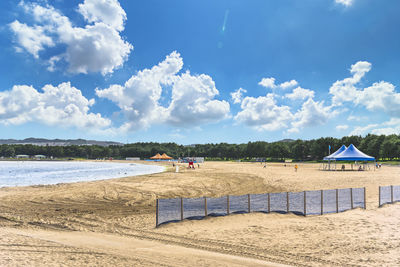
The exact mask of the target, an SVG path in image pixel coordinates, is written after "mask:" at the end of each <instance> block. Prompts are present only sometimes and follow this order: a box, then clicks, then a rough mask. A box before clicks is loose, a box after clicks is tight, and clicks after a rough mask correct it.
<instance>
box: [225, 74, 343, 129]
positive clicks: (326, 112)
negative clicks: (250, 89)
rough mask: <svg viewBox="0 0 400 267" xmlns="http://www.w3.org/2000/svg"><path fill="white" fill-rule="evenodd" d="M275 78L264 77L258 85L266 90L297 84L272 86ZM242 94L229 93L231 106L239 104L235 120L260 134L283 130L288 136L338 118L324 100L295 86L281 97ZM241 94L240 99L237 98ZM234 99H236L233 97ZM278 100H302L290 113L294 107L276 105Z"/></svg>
mask: <svg viewBox="0 0 400 267" xmlns="http://www.w3.org/2000/svg"><path fill="white" fill-rule="evenodd" d="M275 80H276V79H275V78H273V77H269V78H263V79H261V81H260V82H259V85H261V86H263V87H265V88H269V89H276V88H280V89H284V90H285V89H288V88H291V87H295V86H297V85H298V82H297V81H296V80H291V81H287V82H283V83H281V84H279V85H276V84H275ZM243 92H244V91H240V90H238V91H236V92H233V93H232V98H233V99H234V103H240V108H241V111H239V112H238V113H237V114H236V116H235V117H234V119H235V120H236V121H237V122H238V123H243V124H245V125H247V126H250V127H252V128H254V129H256V130H259V131H276V130H281V129H286V130H287V132H288V133H293V132H299V131H300V129H302V128H304V127H312V126H317V125H322V124H325V123H326V122H327V121H328V119H330V118H332V117H334V116H336V115H337V111H334V110H333V108H332V106H326V105H325V104H324V102H323V101H315V100H314V99H313V98H314V95H315V92H314V91H312V90H309V89H304V88H301V87H300V86H297V87H296V88H294V89H293V90H292V92H291V93H287V94H285V95H283V96H281V95H279V94H277V93H268V94H267V95H266V96H259V97H249V96H247V97H244V98H243V100H242V93H243ZM239 94H240V97H238V96H239ZM234 97H235V98H234ZM279 99H283V100H285V99H289V100H290V101H303V102H302V104H301V108H300V109H297V110H294V111H293V105H289V104H279V102H278V100H279Z"/></svg>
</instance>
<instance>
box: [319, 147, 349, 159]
mask: <svg viewBox="0 0 400 267" xmlns="http://www.w3.org/2000/svg"><path fill="white" fill-rule="evenodd" d="M346 148H347V147H346V146H345V145H342V146H341V147H340V148H339V149H338V150H336V151H335V152H333V153H332V154H330V155H329V156H326V157H325V158H324V160H332V159H335V158H334V157H335V156H336V155H338V154H340V153H342V152H343V151H345V150H346Z"/></svg>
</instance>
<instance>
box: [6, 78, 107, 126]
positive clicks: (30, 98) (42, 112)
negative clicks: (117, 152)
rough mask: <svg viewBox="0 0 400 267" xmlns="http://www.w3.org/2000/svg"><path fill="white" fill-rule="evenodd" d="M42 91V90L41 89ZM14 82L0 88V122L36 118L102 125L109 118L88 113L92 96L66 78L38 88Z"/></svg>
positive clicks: (55, 122)
mask: <svg viewBox="0 0 400 267" xmlns="http://www.w3.org/2000/svg"><path fill="white" fill-rule="evenodd" d="M41 91H42V92H41ZM41 91H39V90H36V89H35V88H33V87H32V86H28V85H15V86H13V88H12V89H11V90H9V91H3V92H0V123H1V124H4V125H9V124H14V125H18V124H22V123H27V122H39V123H42V124H46V125H51V126H62V127H76V128H86V129H89V130H97V129H105V128H107V127H109V126H110V125H111V121H110V120H108V119H106V118H103V117H102V116H101V115H100V114H98V113H97V114H95V113H90V112H89V109H90V107H91V106H92V105H93V104H94V102H95V101H94V99H90V100H88V99H87V98H85V97H84V96H83V95H82V93H81V91H80V90H78V89H77V88H75V87H73V86H71V84H70V83H69V82H66V83H61V84H59V85H58V86H53V85H50V84H48V85H45V86H44V87H43V88H42V90H41Z"/></svg>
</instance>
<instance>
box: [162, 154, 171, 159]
mask: <svg viewBox="0 0 400 267" xmlns="http://www.w3.org/2000/svg"><path fill="white" fill-rule="evenodd" d="M161 159H172V157H170V156H168V155H167V154H165V153H164V154H162V155H161Z"/></svg>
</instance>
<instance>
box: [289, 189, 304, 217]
mask: <svg viewBox="0 0 400 267" xmlns="http://www.w3.org/2000/svg"><path fill="white" fill-rule="evenodd" d="M289 211H290V212H293V213H294V214H297V215H304V192H296V193H292V192H290V193H289Z"/></svg>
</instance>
